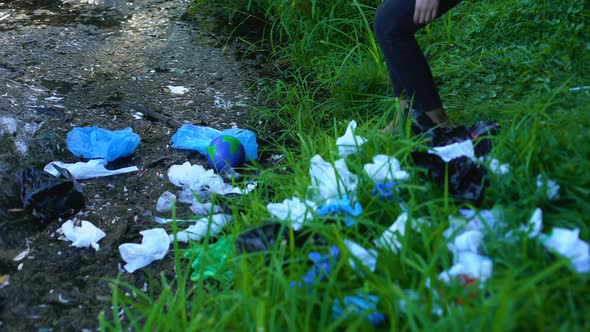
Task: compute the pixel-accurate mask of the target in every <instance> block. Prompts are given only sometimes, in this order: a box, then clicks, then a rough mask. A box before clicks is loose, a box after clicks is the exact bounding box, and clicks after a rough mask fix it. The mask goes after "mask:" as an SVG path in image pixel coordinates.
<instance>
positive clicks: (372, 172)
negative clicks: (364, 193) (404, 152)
mask: <svg viewBox="0 0 590 332" xmlns="http://www.w3.org/2000/svg"><path fill="white" fill-rule="evenodd" d="M363 169H364V171H365V173H367V174H368V175H369V177H371V179H373V181H375V182H376V183H384V182H389V181H394V180H395V181H402V180H407V179H408V178H409V177H410V174H409V173H408V172H406V171H404V170H402V169H401V167H400V164H399V161H398V160H397V159H396V158H395V157H391V156H387V155H384V154H379V155H376V156H373V162H372V163H367V164H365V165H364V166H363Z"/></svg>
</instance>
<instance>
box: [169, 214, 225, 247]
mask: <svg viewBox="0 0 590 332" xmlns="http://www.w3.org/2000/svg"><path fill="white" fill-rule="evenodd" d="M233 219H234V218H233V217H232V216H231V215H229V214H216V215H213V216H211V218H209V217H206V218H202V219H199V220H196V221H195V224H194V225H191V226H189V227H188V228H186V229H184V230H181V231H179V232H178V233H176V240H177V241H178V242H185V243H186V242H188V241H189V240H191V241H200V240H202V239H204V238H205V237H206V236H207V234H209V236H212V235H216V234H218V233H219V232H221V230H222V229H223V227H224V226H225V225H226V224H227V223H229V222H232V221H233ZM170 241H174V235H173V234H171V235H170Z"/></svg>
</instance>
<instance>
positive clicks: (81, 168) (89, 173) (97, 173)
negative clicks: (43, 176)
mask: <svg viewBox="0 0 590 332" xmlns="http://www.w3.org/2000/svg"><path fill="white" fill-rule="evenodd" d="M107 164H108V162H107V161H106V160H105V159H91V160H88V161H87V162H77V163H74V164H66V163H63V162H61V161H52V162H51V163H49V164H47V165H46V166H45V168H44V169H43V170H44V171H45V172H47V173H50V174H52V175H54V176H59V174H60V173H59V171H58V170H57V169H56V168H55V167H53V165H57V166H59V167H61V168H65V169H67V170H68V171H69V172H70V174H72V176H73V177H74V179H76V180H85V179H92V178H98V177H103V176H112V175H118V174H125V173H130V172H137V171H139V168H137V167H136V166H130V167H123V168H119V169H114V170H110V169H106V167H105V166H106V165H107Z"/></svg>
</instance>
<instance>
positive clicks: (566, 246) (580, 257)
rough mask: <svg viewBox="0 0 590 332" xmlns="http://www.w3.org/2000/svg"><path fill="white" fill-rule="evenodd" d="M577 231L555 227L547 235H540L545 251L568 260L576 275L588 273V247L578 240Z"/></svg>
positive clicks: (589, 246) (589, 267)
mask: <svg viewBox="0 0 590 332" xmlns="http://www.w3.org/2000/svg"><path fill="white" fill-rule="evenodd" d="M579 235H580V230H579V229H577V228H576V229H573V230H571V229H565V228H559V227H555V228H553V231H552V232H551V234H549V235H541V243H542V244H543V246H545V247H546V248H547V249H549V250H551V251H554V252H556V253H557V254H559V255H561V256H563V257H565V258H567V259H569V261H570V264H571V265H572V266H573V268H574V269H575V270H576V271H577V272H578V273H588V272H590V245H589V244H588V243H587V242H585V241H583V240H581V239H580V238H579Z"/></svg>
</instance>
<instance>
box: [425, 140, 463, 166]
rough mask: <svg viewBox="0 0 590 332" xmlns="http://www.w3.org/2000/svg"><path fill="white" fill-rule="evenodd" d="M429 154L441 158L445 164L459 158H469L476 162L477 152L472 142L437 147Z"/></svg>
mask: <svg viewBox="0 0 590 332" xmlns="http://www.w3.org/2000/svg"><path fill="white" fill-rule="evenodd" d="M428 153H431V154H435V155H437V156H439V157H440V158H441V159H442V160H444V161H445V162H449V161H451V160H453V159H455V158H459V157H467V158H469V159H471V160H475V151H474V150H473V142H472V141H471V140H466V141H463V142H459V143H453V144H449V145H445V146H435V147H433V148H432V149H431V150H429V151H428Z"/></svg>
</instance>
